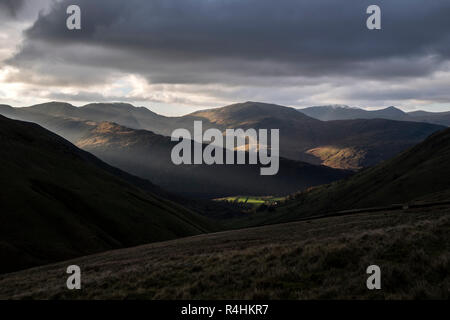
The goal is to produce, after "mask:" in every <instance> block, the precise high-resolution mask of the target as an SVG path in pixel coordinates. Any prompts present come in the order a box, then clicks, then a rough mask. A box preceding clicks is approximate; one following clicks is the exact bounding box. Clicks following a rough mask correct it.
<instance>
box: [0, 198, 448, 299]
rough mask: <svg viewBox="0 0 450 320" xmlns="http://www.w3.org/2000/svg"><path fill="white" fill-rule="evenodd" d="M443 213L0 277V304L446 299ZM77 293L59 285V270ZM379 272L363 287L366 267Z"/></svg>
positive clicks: (368, 218)
mask: <svg viewBox="0 0 450 320" xmlns="http://www.w3.org/2000/svg"><path fill="white" fill-rule="evenodd" d="M449 253H450V209H449V207H448V206H447V207H434V208H428V209H426V210H425V209H420V210H415V209H414V210H408V211H406V212H402V211H396V212H388V211H386V212H378V213H361V214H357V215H350V216H343V217H333V218H325V219H318V220H309V221H302V222H296V223H289V224H281V225H274V226H266V227H259V228H251V229H244V230H236V231H228V232H221V233H215V234H208V235H201V236H196V237H190V238H184V239H179V240H173V241H168V242H161V243H155V244H150V245H145V246H140V247H135V248H130V249H123V250H116V251H109V252H104V253H101V254H97V255H93V256H87V257H83V258H78V259H75V260H71V261H66V262H62V263H58V264H54V265H49V266H45V267H41V268H35V269H30V270H26V271H22V272H17V273H12V274H7V275H3V276H2V275H0V299H5V298H8V299H11V298H13V299H29V298H33V299H93V298H96V299H105V298H107V299H355V298H358V299H431V298H433V299H449V298H450V295H449V291H448V288H449V286H450V273H449V270H450V255H449ZM70 264H76V265H79V266H80V267H81V270H82V289H81V290H75V291H69V290H67V289H65V287H64V284H65V281H66V273H65V269H66V268H67V266H68V265H70ZM372 264H376V265H378V266H379V267H380V268H381V287H382V289H381V290H372V291H371V290H368V289H367V287H366V280H367V277H368V275H367V274H366V268H367V267H368V266H369V265H372Z"/></svg>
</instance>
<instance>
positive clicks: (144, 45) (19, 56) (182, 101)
mask: <svg viewBox="0 0 450 320" xmlns="http://www.w3.org/2000/svg"><path fill="white" fill-rule="evenodd" d="M70 4H77V5H79V6H80V8H81V13H82V24H81V25H82V30H68V29H67V28H66V19H67V17H68V15H67V13H66V9H67V7H68V6H69V5H70ZM371 4H378V5H379V6H380V7H381V10H382V30H374V31H371V30H368V29H367V28H366V19H367V17H368V15H367V14H366V9H367V7H368V6H369V5H371ZM449 17H450V1H448V0H433V1H429V0H370V1H366V0H127V1H125V0H70V1H66V0H0V41H1V45H0V103H6V104H11V105H13V106H26V105H31V104H35V103H40V102H46V101H49V100H58V101H68V102H71V103H73V104H75V105H83V104H86V103H89V102H106V101H125V102H130V103H133V104H135V105H139V106H146V107H149V108H150V109H152V110H154V111H156V112H158V113H162V114H166V115H178V114H185V113H188V112H191V111H194V110H197V109H204V108H209V107H218V106H223V105H226V104H230V103H234V102H243V101H247V100H252V101H264V102H273V103H277V104H282V105H288V106H294V107H306V106H311V105H324V104H347V105H350V106H357V107H364V108H367V109H371V108H381V107H386V106H390V105H395V106H398V107H400V108H402V109H403V110H416V109H423V110H430V111H444V110H445V111H450V19H449Z"/></svg>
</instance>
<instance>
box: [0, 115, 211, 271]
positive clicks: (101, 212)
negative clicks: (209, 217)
mask: <svg viewBox="0 0 450 320" xmlns="http://www.w3.org/2000/svg"><path fill="white" fill-rule="evenodd" d="M0 149H1V150H2V156H1V157H0V185H1V189H2V192H1V193H0V260H1V261H2V263H1V264H0V272H7V271H13V270H18V269H22V268H26V267H30V266H33V265H38V264H45V263H49V262H53V261H57V260H62V259H67V258H72V257H75V256H80V255H84V254H89V253H94V252H99V251H104V250H107V249H112V248H121V247H128V246H133V245H137V244H141V243H148V242H152V241H160V240H165V239H173V238H177V237H183V236H189V235H195V234H199V233H202V232H205V231H210V230H214V228H213V227H212V225H211V224H210V223H209V222H208V221H206V220H205V219H204V218H203V217H200V216H199V215H197V214H195V213H193V212H191V211H189V210H187V209H185V208H183V207H182V206H180V205H178V204H176V203H173V202H171V201H168V200H166V199H163V198H161V197H159V196H157V195H155V194H152V193H150V192H148V191H143V190H142V189H140V188H137V187H135V186H133V185H131V184H130V183H129V182H136V183H137V184H141V185H142V186H143V187H144V188H146V189H148V190H149V189H151V188H152V185H151V183H149V182H145V181H144V180H142V179H139V178H136V177H133V176H130V175H129V174H126V173H125V172H122V171H120V170H118V169H115V168H112V167H110V166H109V165H107V164H105V163H103V162H102V161H100V160H98V159H97V158H95V157H94V156H92V155H90V154H89V153H87V152H84V151H82V150H80V149H78V148H77V147H75V146H74V145H72V144H71V143H69V142H68V141H66V140H64V139H63V138H61V137H59V136H57V135H55V134H53V133H51V132H49V131H47V130H45V129H43V128H42V127H40V126H38V125H36V124H32V123H26V122H20V121H15V120H10V119H7V118H5V117H3V116H0ZM153 187H154V186H153ZM155 188H156V187H155Z"/></svg>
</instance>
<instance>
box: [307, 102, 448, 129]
mask: <svg viewBox="0 0 450 320" xmlns="http://www.w3.org/2000/svg"><path fill="white" fill-rule="evenodd" d="M298 111H300V112H301V113H303V114H305V115H307V116H309V117H312V118H314V119H318V120H322V121H331V120H350V119H388V120H399V121H414V122H426V123H433V124H437V125H442V126H447V127H448V126H450V112H427V111H413V112H403V111H402V110H400V109H398V108H395V107H388V108H385V109H380V110H364V109H360V108H350V107H348V106H341V105H332V106H317V107H309V108H304V109H298Z"/></svg>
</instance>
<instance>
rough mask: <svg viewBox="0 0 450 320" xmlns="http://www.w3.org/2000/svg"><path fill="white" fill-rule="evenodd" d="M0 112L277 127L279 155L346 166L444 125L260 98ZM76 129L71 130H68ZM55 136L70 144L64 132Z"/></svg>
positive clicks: (162, 131) (166, 130)
mask: <svg viewBox="0 0 450 320" xmlns="http://www.w3.org/2000/svg"><path fill="white" fill-rule="evenodd" d="M0 114H3V115H5V116H8V117H12V118H16V119H20V120H26V121H33V122H36V123H39V124H41V125H43V126H44V127H46V126H47V123H48V122H49V121H51V122H52V123H53V122H54V120H53V119H54V118H60V119H64V118H70V119H76V120H84V121H88V120H89V121H94V122H103V121H107V122H114V123H117V124H118V125H121V126H125V127H128V128H130V129H140V130H147V131H152V132H153V133H154V134H159V135H164V136H170V134H171V133H172V131H173V130H175V129H178V128H185V129H188V130H190V131H191V132H192V130H193V123H194V121H195V120H201V121H202V123H203V128H204V130H206V129H208V128H218V129H220V130H221V131H224V130H225V129H227V128H242V129H249V128H254V129H260V128H261V129H279V130H280V155H281V156H282V157H283V158H286V159H292V160H298V161H302V162H308V163H311V164H316V165H325V166H329V167H332V168H337V169H350V170H357V169H360V168H363V167H368V166H372V165H375V164H377V163H379V162H380V161H383V160H386V159H389V158H391V157H393V156H394V155H396V154H397V153H399V152H401V151H403V150H405V149H407V148H408V147H411V146H413V145H415V144H416V143H418V142H420V141H422V140H423V139H425V138H426V137H427V136H428V135H430V134H431V133H433V132H435V131H438V130H441V129H443V128H444V127H443V126H439V125H434V124H427V123H420V122H408V121H394V120H386V119H355V120H343V121H320V120H317V119H314V118H312V117H309V116H307V115H304V114H303V113H301V112H298V111H297V110H296V109H293V108H289V107H283V106H279V105H274V104H266V103H259V102H245V103H239V104H234V105H230V106H226V107H222V108H216V109H208V110H203V111H197V112H194V113H191V114H188V115H185V116H182V117H164V116H161V115H158V114H156V113H154V112H152V111H150V110H148V109H147V108H142V107H141V108H136V107H134V106H132V105H129V104H121V103H116V104H88V105H86V106H83V107H74V106H72V105H70V104H67V103H59V102H51V103H46V104H40V105H35V106H31V107H26V108H12V107H9V106H0ZM49 118H52V119H51V120H49ZM47 128H48V129H50V130H53V128H50V127H47ZM65 130H66V129H64V130H63V131H65ZM76 130H77V129H76V128H74V129H73V130H72V131H76ZM59 134H62V135H63V136H65V137H67V138H69V140H71V141H72V142H75V141H74V140H73V139H70V137H69V136H68V135H67V133H66V132H59Z"/></svg>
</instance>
